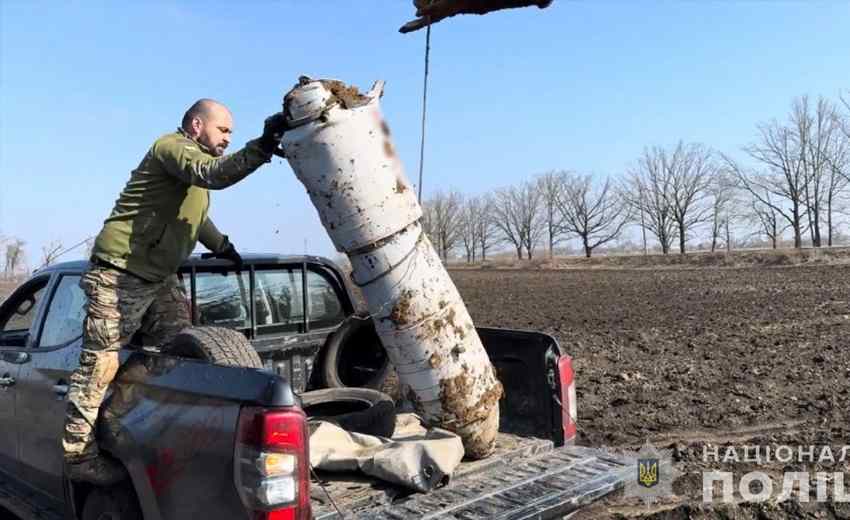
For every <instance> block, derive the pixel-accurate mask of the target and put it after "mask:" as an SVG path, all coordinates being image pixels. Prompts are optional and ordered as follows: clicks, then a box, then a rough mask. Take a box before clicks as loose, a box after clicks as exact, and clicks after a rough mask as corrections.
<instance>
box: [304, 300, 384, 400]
mask: <svg viewBox="0 0 850 520" xmlns="http://www.w3.org/2000/svg"><path fill="white" fill-rule="evenodd" d="M322 350H323V352H322V361H321V366H320V367H319V370H320V373H321V378H322V382H323V383H324V386H327V387H329V388H346V387H363V388H373V389H381V388H382V387H383V384H384V381H385V380H386V379H387V376H388V375H389V374H390V372H391V368H392V367H391V365H390V362H389V358H388V357H387V352H386V351H385V350H384V346H383V345H382V344H381V339H380V337H378V333H377V331H376V330H375V323H374V322H373V321H372V318H370V317H368V316H362V315H356V314H355V315H352V316H349V317H348V318H347V319H346V320H345V321H344V322H342V324H341V325H340V326H339V328H337V329H336V330H335V331H334V332H333V334H331V335H330V336H329V337H328V339H327V341H326V342H325V345H324V348H323V349H322Z"/></svg>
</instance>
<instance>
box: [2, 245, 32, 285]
mask: <svg viewBox="0 0 850 520" xmlns="http://www.w3.org/2000/svg"><path fill="white" fill-rule="evenodd" d="M24 245H26V242H24V241H23V240H21V239H19V238H12V239H9V241H8V243H7V244H6V265H5V266H4V268H3V273H4V275H5V276H6V278H9V277H12V276H14V275H15V273H16V272H17V271H18V269H19V268H20V267H21V266H22V265H23V263H24Z"/></svg>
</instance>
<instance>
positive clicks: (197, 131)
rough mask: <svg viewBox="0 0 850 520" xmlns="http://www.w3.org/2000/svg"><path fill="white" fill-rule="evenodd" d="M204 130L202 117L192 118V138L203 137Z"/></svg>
mask: <svg viewBox="0 0 850 520" xmlns="http://www.w3.org/2000/svg"><path fill="white" fill-rule="evenodd" d="M203 129H204V121H203V120H202V119H201V118H200V117H197V116H196V117H193V118H192V137H198V136H199V135H201V131H202V130H203Z"/></svg>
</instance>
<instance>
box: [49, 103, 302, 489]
mask: <svg viewBox="0 0 850 520" xmlns="http://www.w3.org/2000/svg"><path fill="white" fill-rule="evenodd" d="M285 129H286V121H285V118H284V116H283V114H281V113H278V114H275V115H273V116H271V117H269V118H268V119H266V121H265V126H264V129H263V135H262V137H260V138H259V139H255V140H253V141H250V142H248V143H247V144H246V145H245V147H244V148H243V149H242V150H239V151H238V152H236V153H233V154H231V155H226V156H225V155H223V154H224V150H225V149H226V148H227V146H228V145H229V144H230V136H231V134H232V131H233V117H232V116H231V114H230V111H229V110H228V109H227V108H226V107H225V106H224V105H222V104H221V103H218V102H216V101H213V100H211V99H201V100H200V101H198V102H196V103H195V104H194V105H192V106H191V107H190V108H189V110H188V111H186V114H185V115H184V116H183V121H182V124H181V126H180V128H178V129H177V132H175V133H172V134H168V135H165V136H163V137H160V138H159V139H157V140H156V142H154V144H153V146H152V147H151V148H150V150H148V152H147V154H146V155H145V157H144V158H143V159H142V162H141V163H140V164H139V166H138V167H137V168H136V169H135V170H133V172H132V173H131V175H130V180H129V181H128V182H127V184H126V186H125V187H124V190H123V191H122V192H121V194H120V195H119V197H118V200H117V201H116V203H115V207H114V208H113V210H112V213H111V214H110V215H109V217H108V218H107V219H106V221H105V222H104V225H103V228H102V229H101V231H100V234H99V235H98V236H97V239H96V240H95V244H94V248H93V250H92V266H91V268H90V269H89V271H88V272H87V273H86V274H85V275H84V276H83V279H82V281H81V282H80V285H81V287H82V288H83V290H84V291H85V293H86V296H87V297H88V303H87V307H86V319H85V324H84V332H83V348H82V352H81V353H80V366H79V368H77V370H76V371H75V372H74V374H73V375H72V376H71V384H70V389H69V392H68V408H67V413H66V417H65V434H64V438H63V441H62V445H63V449H64V451H65V462H66V467H67V474H68V476H69V478H71V479H72V480H82V481H86V482H91V483H93V484H98V485H108V484H111V483H114V482H117V481H119V480H121V479H122V478H124V477H125V470H124V468H123V467H122V466H121V464H120V463H118V462H117V461H115V460H114V459H112V458H110V457H109V456H107V455H106V454H104V453H100V452H99V450H98V446H97V443H96V440H95V424H96V421H97V417H98V409H99V407H100V405H101V403H102V401H103V398H104V394H105V393H106V389H107V387H108V386H109V383H110V382H111V381H112V379H113V378H114V377H115V373H116V371H117V369H118V351H119V349H120V348H121V346H122V345H125V344H127V343H128V342H129V341H130V338H131V337H132V336H133V335H134V334H135V333H136V332H137V331H141V332H142V333H143V334H144V335H145V337H146V339H147V340H150V341H151V342H152V343H154V344H160V345H161V344H166V343H168V342H169V341H170V340H171V339H172V338H173V337H174V335H176V334H177V333H178V332H179V331H180V330H181V329H182V328H183V327H185V326H186V325H188V324H189V323H190V320H189V313H188V307H187V303H186V298H185V296H184V294H183V292H182V291H181V290H180V288H179V285H178V280H177V276H176V272H177V269H178V268H179V266H180V264H181V263H182V262H183V261H184V260H185V259H186V258H187V257H188V256H189V254H190V253H191V252H192V250H193V249H194V248H195V244H196V242H197V241H198V240H200V242H201V243H202V244H203V245H204V246H205V247H206V248H208V249H209V250H210V251H212V252H213V253H214V254H215V256H217V257H219V258H226V259H230V260H231V261H233V262H234V263H236V264H241V257H240V256H239V254H238V253H237V252H236V249H235V248H234V247H233V244H231V243H230V241H229V240H228V238H227V236H225V235H222V234H221V233H220V232H219V231H218V230H217V229H216V227H215V225H213V223H212V222H211V221H210V219H209V218H208V216H207V211H208V208H209V193H208V191H207V190H210V189H222V188H226V187H228V186H231V185H232V184H235V183H236V182H239V181H240V180H242V179H243V178H245V177H246V176H247V175H249V174H250V173H252V172H253V171H254V170H256V169H257V168H259V167H260V166H261V165H262V164H264V163H266V162H269V161H270V160H271V156H272V153H273V152H274V150H275V148H276V147H277V145H278V143H279V142H280V138H281V136H282V134H283V132H284V131H285Z"/></svg>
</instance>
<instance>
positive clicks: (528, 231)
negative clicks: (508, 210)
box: [517, 182, 546, 260]
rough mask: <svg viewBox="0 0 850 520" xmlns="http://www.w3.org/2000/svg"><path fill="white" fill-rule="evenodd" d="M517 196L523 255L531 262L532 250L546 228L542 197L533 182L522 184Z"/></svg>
mask: <svg viewBox="0 0 850 520" xmlns="http://www.w3.org/2000/svg"><path fill="white" fill-rule="evenodd" d="M517 193H518V195H519V203H518V205H517V207H518V209H519V216H520V222H521V223H522V227H521V230H522V233H521V235H522V237H523V241H524V243H525V253H526V255H527V256H528V259H529V260H531V259H532V257H533V256H534V248H535V247H536V246H537V244H538V243H539V242H540V239H541V238H542V237H543V233H545V231H546V226H545V224H544V222H543V218H542V211H541V210H542V207H543V204H542V202H543V196H542V194H541V193H540V190H539V189H538V186H537V185H536V184H535V183H533V182H524V183H522V185H521V186H520V188H519V190H518V191H517Z"/></svg>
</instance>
